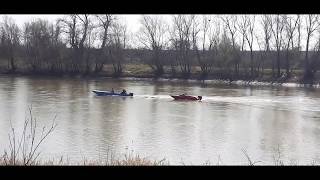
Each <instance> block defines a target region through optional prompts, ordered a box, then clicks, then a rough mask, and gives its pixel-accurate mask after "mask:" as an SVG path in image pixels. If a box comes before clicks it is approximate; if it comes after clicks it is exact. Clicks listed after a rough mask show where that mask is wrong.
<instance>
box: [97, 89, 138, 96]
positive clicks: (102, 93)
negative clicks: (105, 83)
mask: <svg viewBox="0 0 320 180" xmlns="http://www.w3.org/2000/svg"><path fill="white" fill-rule="evenodd" d="M92 92H94V93H95V94H96V95H97V96H133V93H129V94H128V93H126V94H124V93H113V92H110V91H98V90H93V91H92Z"/></svg>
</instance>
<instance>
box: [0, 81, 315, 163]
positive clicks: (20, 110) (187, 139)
mask: <svg viewBox="0 0 320 180" xmlns="http://www.w3.org/2000/svg"><path fill="white" fill-rule="evenodd" d="M111 88H114V89H115V91H121V90H122V89H126V90H127V91H128V92H133V93H134V97H97V96H95V94H94V93H92V90H96V89H97V90H110V89H111ZM181 93H187V94H190V95H202V96H203V99H202V101H201V102H199V101H195V102H183V101H174V100H173V99H172V98H171V97H170V96H169V94H181ZM29 107H32V113H33V116H34V117H35V118H36V119H37V122H38V127H39V128H41V127H42V126H44V125H47V126H49V125H50V124H51V122H52V120H53V119H54V117H55V116H56V123H57V127H56V129H55V130H54V132H53V133H52V134H51V135H50V136H49V137H48V139H46V141H45V142H44V143H43V144H42V145H41V146H40V149H39V150H40V151H41V153H42V154H41V158H42V159H50V158H59V157H60V156H64V157H65V158H66V157H67V158H68V159H69V161H77V160H80V161H81V160H83V159H84V158H86V159H92V160H95V159H100V158H103V157H104V156H106V154H108V153H110V152H111V151H112V152H115V153H116V154H119V156H120V155H123V154H128V153H133V154H139V155H140V156H143V157H148V158H150V159H157V160H161V159H163V158H165V159H166V160H168V161H169V162H170V164H204V163H206V162H209V163H210V164H217V163H219V164H247V163H248V161H247V159H246V156H245V153H244V151H245V152H246V153H247V154H248V155H249V156H250V158H251V160H252V161H259V163H258V164H274V162H275V160H274V159H275V158H277V157H278V155H279V152H280V158H281V160H282V161H284V162H285V163H288V164H289V163H291V164H295V163H297V164H310V163H312V162H314V161H318V159H319V155H320V151H319V149H320V109H319V107H320V89H314V88H299V87H243V86H241V87H240V86H236V85H231V86H230V85H210V84H207V85H206V84H201V83H199V82H189V81H152V80H133V79H132V80H114V79H107V78H98V79H80V78H48V77H8V76H0V114H1V117H0V152H3V151H4V149H5V148H8V133H9V131H10V127H11V125H10V122H11V124H12V126H13V127H15V129H16V131H17V132H16V133H19V132H21V127H22V125H23V122H24V120H25V118H26V117H28V108H29ZM19 129H20V131H19ZM39 132H41V129H40V130H39Z"/></svg>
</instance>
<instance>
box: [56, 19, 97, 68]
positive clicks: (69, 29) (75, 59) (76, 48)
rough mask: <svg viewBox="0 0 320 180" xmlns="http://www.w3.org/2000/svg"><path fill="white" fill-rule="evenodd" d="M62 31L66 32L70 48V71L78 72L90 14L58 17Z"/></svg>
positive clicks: (82, 56) (81, 62) (82, 57)
mask: <svg viewBox="0 0 320 180" xmlns="http://www.w3.org/2000/svg"><path fill="white" fill-rule="evenodd" d="M59 22H60V23H61V24H62V25H61V26H62V28H63V32H64V33H66V34H67V36H68V41H69V44H70V46H71V48H72V51H73V52H72V61H71V72H73V73H78V72H80V71H81V70H82V64H83V59H84V52H85V47H84V43H85V41H86V39H87V36H88V30H89V28H90V27H89V26H90V23H91V20H90V15H87V14H84V15H78V14H74V15H68V16H66V17H64V18H62V19H59Z"/></svg>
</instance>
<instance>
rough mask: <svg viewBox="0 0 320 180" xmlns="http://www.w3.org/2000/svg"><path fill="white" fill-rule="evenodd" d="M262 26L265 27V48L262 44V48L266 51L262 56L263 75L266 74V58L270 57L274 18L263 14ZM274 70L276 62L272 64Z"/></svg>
mask: <svg viewBox="0 0 320 180" xmlns="http://www.w3.org/2000/svg"><path fill="white" fill-rule="evenodd" d="M260 23H261V25H262V28H263V40H264V43H263V49H262V48H261V46H262V45H260V50H262V51H264V52H263V54H264V55H263V56H262V59H261V60H262V61H263V62H262V76H263V74H264V61H265V59H266V58H268V57H270V39H271V36H272V30H271V25H272V19H271V16H270V15H262V17H261V21H260ZM272 68H273V69H272V71H273V72H274V63H273V66H272Z"/></svg>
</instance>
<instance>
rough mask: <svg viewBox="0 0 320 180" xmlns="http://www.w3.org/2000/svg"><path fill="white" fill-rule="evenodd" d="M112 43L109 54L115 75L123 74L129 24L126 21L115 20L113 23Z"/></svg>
mask: <svg viewBox="0 0 320 180" xmlns="http://www.w3.org/2000/svg"><path fill="white" fill-rule="evenodd" d="M111 29H112V32H111V44H110V47H109V56H110V59H111V62H112V66H113V70H114V71H113V72H114V76H116V77H118V76H120V75H121V74H122V71H123V66H122V63H123V61H124V58H125V55H124V49H125V48H126V40H127V39H126V38H127V26H126V24H124V23H121V22H119V21H115V22H114V23H113V24H112V27H111Z"/></svg>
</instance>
